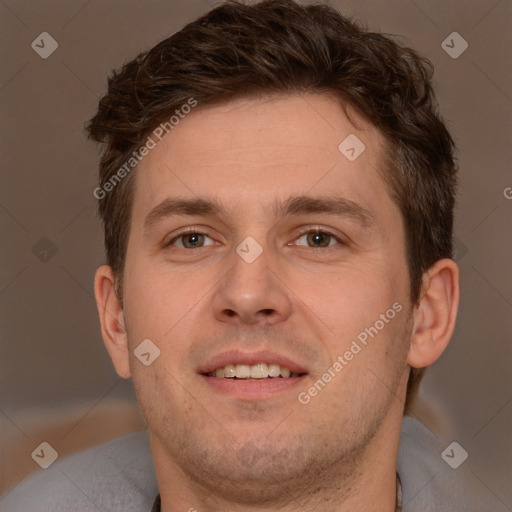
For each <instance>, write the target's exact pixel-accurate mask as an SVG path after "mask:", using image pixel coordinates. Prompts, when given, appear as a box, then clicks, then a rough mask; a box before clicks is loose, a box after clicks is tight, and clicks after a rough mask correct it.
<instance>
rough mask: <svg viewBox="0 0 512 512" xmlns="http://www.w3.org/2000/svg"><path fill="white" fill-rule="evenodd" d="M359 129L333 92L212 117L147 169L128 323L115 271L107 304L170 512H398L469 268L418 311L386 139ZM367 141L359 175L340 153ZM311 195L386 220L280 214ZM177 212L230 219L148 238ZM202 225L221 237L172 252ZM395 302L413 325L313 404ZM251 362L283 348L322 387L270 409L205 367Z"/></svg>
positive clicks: (103, 270)
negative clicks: (417, 395) (425, 374)
mask: <svg viewBox="0 0 512 512" xmlns="http://www.w3.org/2000/svg"><path fill="white" fill-rule="evenodd" d="M350 119H352V121H354V122H355V125H354V124H352V122H351V121H350V120H349V119H348V118H347V116H346V115H345V113H344V110H343V109H342V108H341V106H340V104H339V103H338V102H337V100H335V99H333V98H332V97H330V96H328V95H323V94H308V95H287V96H274V97H266V98H259V99H255V98H253V99H243V100H240V99H239V100H236V101H231V102H229V103H225V104H222V105H219V106H214V107H208V108H203V109H200V108H199V107H197V108H196V109H195V110H194V111H193V112H192V113H191V114H189V115H188V116H187V117H186V118H185V119H183V120H182V121H181V122H180V124H179V125H178V126H177V127H175V128H174V130H173V131H172V132H170V133H169V134H168V135H166V136H165V137H164V138H163V140H162V141H161V142H160V143H159V144H158V145H157V147H156V148H155V149H153V150H152V151H151V152H150V153H149V155H148V156H146V157H145V158H144V160H143V161H142V162H141V163H140V164H139V167H138V169H137V171H136V172H137V174H136V189H135V199H134V205H133V211H132V223H131V231H130V236H129V243H128V250H127V259H126V267H125V272H124V297H123V299H124V310H123V309H122V307H121V303H120V301H119V299H118V297H116V295H115V291H114V277H113V275H112V270H111V268H110V267H108V266H102V267H100V268H99V269H98V271H97V274H96V279H95V293H96V298H97V302H98V310H99V313H100V320H101V325H102V334H103V338H104V340H105V344H106V346H107V349H108V351H109V353H110V356H111V358H112V361H113V363H114V365H115V368H116V370H117V372H118V373H119V375H121V376H123V377H125V378H128V377H132V378H133V381H134V385H135V389H136V392H137V397H138V401H139V404H140V407H141V409H142V411H143V413H144V415H145V417H146V420H147V423H148V428H149V432H150V439H151V446H152V452H153V457H154V461H155V468H156V473H157V478H158V482H159V488H160V492H161V497H162V510H164V511H165V512H170V511H181V510H189V509H190V508H195V509H197V510H200V511H217V510H219V511H220V510H229V511H237V512H238V511H240V512H242V511H256V510H258V511H267V510H272V511H276V510H278V511H291V510H294V511H295V510H305V511H313V510H322V511H340V512H341V511H349V510H365V511H379V512H387V511H390V512H391V511H394V509H395V508H394V507H395V499H396V490H395V489H396V488H395V485H396V481H395V468H396V457H397V450H398V443H399V435H400V427H401V422H402V417H403V405H404V400H405V391H406V384H407V378H408V375H409V370H410V367H411V366H414V367H425V366H428V365H429V364H431V363H433V362H434V361H435V360H436V359H437V358H438V357H439V356H440V355H441V353H442V352H443V350H444V349H445V347H446V345H447V343H448V341H449V339H450V337H451V335H452V332H453V328H454V324H455V317H456V311H457V307H458V300H459V288H458V270H457V266H456V264H455V263H454V262H453V261H452V260H450V259H443V260H440V261H438V262H437V263H436V264H435V265H434V266H433V267H431V268H430V269H429V271H428V272H426V273H425V276H424V282H423V288H422V293H421V297H420V300H419V302H418V304H416V305H413V304H411V303H410V300H409V286H410V282H409V274H408V268H407V264H406V257H405V233H404V228H403V222H402V218H401V215H400V211H399V209H398V207H397V205H396V204H395V203H394V202H393V201H392V200H391V198H390V194H389V193H388V191H387V189H386V188H385V185H384V182H383V180H382V177H381V176H380V174H379V172H380V171H382V165H383V164H382V162H383V156H382V155H383V146H384V140H383V137H382V136H381V134H380V133H379V132H378V131H377V129H376V128H374V127H373V126H371V125H369V124H368V123H366V122H365V121H364V120H362V119H359V118H358V117H357V116H356V115H355V114H354V113H352V114H351V115H350ZM349 134H356V135H357V137H358V138H359V139H360V140H361V141H363V142H364V144H365V146H366V149H365V150H364V152H363V153H362V154H361V155H360V156H359V157H358V158H357V159H356V160H355V161H349V160H348V159H347V158H345V156H344V155H343V154H341V152H340V151H339V150H338V145H339V144H340V142H341V141H343V140H344V139H345V138H346V137H347V135H349ZM293 195H307V196H315V197H332V196H339V197H344V198H347V199H349V200H351V201H353V202H354V203H357V205H359V206H360V207H362V208H364V209H365V210H367V211H368V212H369V214H370V215H371V216H372V219H373V220H372V223H371V225H370V226H366V227H365V226H364V225H363V224H362V223H360V222H358V221H357V220H356V219H355V218H353V217H350V216H346V215H330V214H326V213H323V212H319V213H302V214H300V215H285V216H276V215H275V212H274V211H273V209H272V206H273V205H274V203H275V202H276V201H284V200H285V199H286V198H287V197H289V196H293ZM169 197H172V198H181V199H194V198H195V199H197V198H198V197H200V198H215V199H216V200H217V201H218V203H220V205H222V207H223V208H224V211H223V213H221V214H219V215H193V216H188V215H174V216H169V217H166V218H165V219H161V220H160V221H159V222H157V223H155V224H154V225H153V226H152V227H151V228H150V229H149V230H147V231H145V230H144V221H145V218H146V216H147V215H148V213H149V212H150V211H151V210H152V209H153V208H154V207H155V206H156V205H158V204H159V203H160V202H162V201H164V200H165V199H166V198H169ZM186 227H192V228H193V230H194V232H196V233H204V234H205V235H207V237H204V238H200V240H201V242H200V243H199V247H195V246H193V247H192V248H184V246H183V245H181V244H183V243H184V242H185V243H186V242H187V241H189V242H190V239H188V238H187V237H182V238H178V239H177V240H176V241H175V242H173V244H171V245H168V246H167V247H164V245H165V242H169V241H170V240H172V239H175V237H177V236H178V235H179V234H182V232H181V231H180V230H182V228H186ZM315 228H316V229H317V230H321V231H322V230H323V231H325V232H327V233H331V234H333V235H334V237H331V238H329V237H326V238H321V237H320V240H322V241H323V243H324V244H325V243H326V241H327V243H326V246H324V247H314V245H318V243H320V245H322V242H318V240H319V239H314V238H313V241H312V240H311V236H310V237H309V238H308V236H307V234H306V233H307V232H308V230H309V231H311V230H313V231H314V229H315ZM248 236H251V237H253V238H254V239H255V240H256V241H257V243H258V244H259V246H260V247H261V249H262V253H261V255H260V256H259V257H258V258H257V259H256V260H255V261H254V262H252V263H247V262H246V261H245V260H244V259H242V258H241V257H240V256H239V254H237V252H236V248H237V246H238V245H239V244H240V243H241V242H242V241H243V240H244V239H245V238H246V237H248ZM337 239H339V240H341V242H343V243H340V242H338V241H337ZM194 240H196V241H197V239H194ZM315 240H316V241H315ZM203 242H204V245H203V246H201V243H203ZM311 245H313V247H311ZM395 303H399V304H400V305H401V306H402V310H401V311H400V312H399V313H397V314H396V316H395V317H394V318H393V319H392V320H390V321H389V322H388V323H386V324H385V326H384V328H383V329H381V330H380V331H379V333H378V335H376V336H375V337H374V338H373V339H369V342H368V344H367V346H365V347H364V349H363V350H361V351H360V352H359V353H358V354H357V355H356V356H354V358H353V359H352V360H351V361H349V362H348V364H347V365H346V366H344V367H343V370H342V371H340V372H339V373H337V374H336V376H335V377H334V378H332V379H331V381H330V382H329V383H328V385H326V386H325V387H324V388H323V389H322V390H321V391H320V392H318V393H317V394H316V396H314V397H313V398H311V401H310V402H309V403H308V404H302V403H300V402H299V401H298V399H297V394H298V392H301V391H307V390H308V389H309V388H310V387H311V386H312V385H313V384H314V383H315V382H316V381H318V379H319V378H321V376H322V375H323V374H324V373H325V372H326V370H327V369H328V368H329V367H331V366H332V365H333V363H334V362H335V361H336V360H337V357H338V356H339V355H343V354H344V353H345V352H346V351H347V350H349V348H350V346H351V343H352V341H353V340H355V339H356V338H357V335H358V334H359V333H360V332H361V331H364V329H365V328H368V327H370V326H373V325H374V324H375V322H376V321H377V320H379V318H380V315H381V314H385V313H386V311H387V310H389V309H390V308H391V307H392V305H393V304H395ZM148 338H149V339H151V340H152V342H153V343H154V344H155V345H157V346H158V348H159V349H160V351H161V353H160V356H159V357H158V358H157V359H156V360H155V361H154V362H153V363H152V364H151V365H149V366H145V365H143V364H141V362H140V361H139V360H138V359H137V358H136V357H135V356H134V353H133V352H134V350H135V348H136V347H137V346H138V345H139V344H140V343H141V341H142V340H144V339H148ZM233 348H240V349H243V350H245V349H247V350H256V349H272V350H275V351H277V352H279V353H283V354H286V355H287V356H288V357H290V358H292V359H293V360H294V361H296V362H297V363H299V364H301V365H302V366H303V367H305V368H306V369H307V372H308V375H307V376H306V377H305V378H303V381H302V383H301V385H300V386H299V387H298V388H294V389H293V390H286V391H282V392H280V393H277V394H275V395H273V396H272V397H267V398H265V399H259V398H257V397H256V398H254V399H243V400H242V399H238V398H235V397H232V396H227V395H225V394H222V393H219V392H217V391H214V390H213V389H212V388H211V387H210V386H208V385H205V383H204V380H205V379H204V377H201V376H200V375H198V373H197V369H198V367H199V366H200V365H201V364H203V363H204V362H205V361H207V360H208V358H210V357H211V356H213V355H216V354H218V353H220V352H222V351H224V350H227V349H233Z"/></svg>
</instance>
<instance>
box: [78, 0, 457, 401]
mask: <svg viewBox="0 0 512 512" xmlns="http://www.w3.org/2000/svg"><path fill="white" fill-rule="evenodd" d="M432 75H433V70H432V65H431V64H430V62H429V61H428V60H427V59H425V58H423V57H421V56H419V55H418V53H416V52H415V51H414V50H411V49H410V48H407V47H405V46H403V45H401V44H399V43H398V42H396V41H395V40H394V39H393V38H391V37H390V36H385V35H382V34H380V33H374V32H369V31H366V30H365V29H364V28H362V27H361V25H360V24H359V23H357V22H355V21H353V20H350V19H347V18H346V17H344V16H342V15H341V14H340V13H338V12H337V11H336V10H335V9H333V8H332V7H329V6H327V5H310V6H301V5H299V4H297V3H295V2H294V1H293V0H265V1H263V2H260V3H258V4H254V5H244V4H242V3H239V2H235V1H228V2H226V3H224V4H222V5H220V6H219V7H217V8H215V9H213V10H212V11H210V12H208V13H207V14H205V15H204V16H202V17H200V18H199V19H197V20H196V21H194V22H192V23H190V24H188V25H187V26H186V27H184V28H183V29H182V30H181V31H179V32H177V33H175V34H174V35H172V36H171V37H169V38H167V39H165V40H164V41H162V42H160V43H159V44H157V45H156V46H155V47H154V48H152V49H151V50H149V51H148V52H145V53H142V54H140V55H139V56H137V57H136V58H135V59H133V60H132V61H130V62H128V63H127V64H125V65H124V67H123V68H122V69H121V70H120V71H115V72H113V74H112V76H111V77H110V78H109V81H108V91H107V93H106V94H105V95H104V96H103V98H102V99H101V101H100V103H99V108H98V113H97V114H96V115H95V116H94V117H93V118H92V119H91V121H90V122H89V124H88V126H87V130H88V134H89V137H90V138H91V139H93V140H95V141H97V142H101V143H103V144H104V149H103V154H102V158H101V162H100V172H99V182H100V183H99V186H100V187H103V186H104V185H105V184H106V183H107V182H108V181H109V180H111V179H112V178H113V177H114V175H115V174H116V172H118V170H119V169H120V168H121V167H122V166H123V164H124V163H125V162H126V161H127V160H129V159H130V157H131V156H132V154H133V152H134V151H137V150H138V149H139V148H140V147H141V146H142V145H143V143H144V142H145V140H146V138H147V137H148V135H149V134H150V133H151V132H152V130H154V129H155V127H157V126H158V125H160V123H162V122H163V121H164V120H166V119H169V116H171V115H172V114H173V113H174V112H175V111H176V110H177V109H179V108H180V107H181V106H182V105H184V104H186V103H187V102H188V101H189V100H190V98H194V99H195V101H197V102H198V104H199V106H200V107H204V106H211V105H214V104H219V103H222V102H225V101H228V100H231V99H234V98H237V97H253V96H259V95H264V94H273V93H299V94H300V93H306V92H315V93H322V92H325V93H329V94H334V95H335V97H337V98H338V99H339V100H340V102H341V104H342V105H349V106H350V107H352V108H353V109H354V110H355V111H356V112H357V113H358V114H359V115H361V116H362V117H363V118H364V119H366V120H368V121H369V122H371V123H372V124H373V125H374V126H376V127H377V128H378V129H379V131H380V132H381V133H382V135H383V136H384V137H385V139H386V141H387V148H386V149H387V154H386V162H384V164H385V165H384V171H383V178H384V180H385V181H386V183H387V185H388V188H389V192H390V194H391V196H392V198H393V200H394V201H395V202H396V204H397V205H398V206H399V208H400V210H401V213H402V216H403V221H404V226H405V233H406V251H407V254H406V257H407V262H408V267H409V274H410V297H411V301H412V302H413V303H417V301H418V299H419V296H420V291H421V285H422V277H423V273H424V272H425V271H426V270H427V269H428V268H429V267H431V266H432V265H433V264H434V263H435V262H436V261H437V260H439V259H442V258H447V257H448V258H449V257H451V256H452V230H453V209H454V203H455V185H456V179H455V175H456V167H455V163H454V156H453V153H454V143H453V140H452V138H451V136H450V134H449V132H448V130H447V129H446V127H445V125H444V123H443V121H442V119H441V118H440V116H439V114H438V112H437V103H436V100H435V96H434V93H433V89H432V85H431V78H432ZM133 183H134V175H133V174H130V175H129V176H127V177H126V178H125V179H123V180H122V181H120V182H119V184H118V185H117V186H116V187H115V188H114V189H113V190H112V191H111V192H110V193H109V194H107V195H106V196H105V197H104V198H102V199H100V201H99V213H100V215H101V218H102V221H103V223H104V229H105V248H106V254H107V263H108V264H109V265H110V266H111V267H112V268H113V272H114V275H115V277H116V291H117V293H118V296H119V298H120V300H122V295H123V291H122V278H123V269H124V263H125V258H126V249H127V244H128V235H129V230H130V217H131V209H132V202H133V190H134V186H133ZM421 375H422V370H416V369H413V370H412V373H411V376H410V378H409V384H408V401H410V399H411V397H412V394H413V391H414V390H415V388H416V387H417V385H418V383H419V380H420V378H421Z"/></svg>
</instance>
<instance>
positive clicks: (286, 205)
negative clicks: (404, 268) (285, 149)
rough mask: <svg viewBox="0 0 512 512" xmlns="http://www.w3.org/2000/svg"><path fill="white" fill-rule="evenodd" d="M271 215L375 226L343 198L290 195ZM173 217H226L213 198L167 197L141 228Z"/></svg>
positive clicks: (367, 213)
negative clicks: (317, 217) (340, 219)
mask: <svg viewBox="0 0 512 512" xmlns="http://www.w3.org/2000/svg"><path fill="white" fill-rule="evenodd" d="M272 212H273V214H274V216H275V217H276V218H280V217H286V216H288V215H304V214H312V213H323V214H327V215H332V216H336V217H347V218H349V219H352V220H354V221H355V222H357V223H359V224H360V225H361V226H362V227H364V228H371V227H372V226H373V225H374V224H375V216H374V215H373V214H372V213H371V212H370V211H369V210H367V209H365V208H363V207H362V206H361V205H359V204H357V203H355V202H354V201H351V200H350V199H347V198H345V197H332V196H325V197H324V196H318V197H312V196H305V195H300V196H290V197H288V198H286V199H284V200H278V201H276V202H275V203H274V204H273V206H272ZM175 215H189V216H217V217H220V216H222V215H226V210H225V208H224V207H223V206H222V205H221V203H219V202H218V201H217V200H216V199H214V198H194V199H178V198H167V199H165V200H163V201H162V202H161V203H159V204H158V205H157V206H155V207H154V208H153V209H152V210H151V211H150V212H149V213H148V215H147V216H146V219H145V220H144V226H143V232H144V234H147V233H148V232H149V231H150V230H151V228H153V227H154V226H155V225H156V224H157V223H158V222H160V221H162V220H164V219H166V218H169V217H172V216H175Z"/></svg>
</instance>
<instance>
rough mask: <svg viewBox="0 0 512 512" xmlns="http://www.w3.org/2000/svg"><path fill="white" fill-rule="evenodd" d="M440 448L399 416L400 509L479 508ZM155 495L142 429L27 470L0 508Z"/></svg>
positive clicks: (75, 509)
mask: <svg viewBox="0 0 512 512" xmlns="http://www.w3.org/2000/svg"><path fill="white" fill-rule="evenodd" d="M445 444H446V445H448V443H445ZM445 448H446V446H444V445H443V444H442V443H441V442H440V441H439V440H438V439H437V438H436V437H435V436H434V435H433V434H432V432H430V431H429V430H428V429H427V428H425V426H423V425H422V424H421V423H419V422H417V421H416V420H414V419H412V418H408V417H406V418H404V421H403V424H402V432H401V438H400V449H399V453H398V460H397V472H398V474H399V475H400V480H401V483H402V493H403V512H462V511H464V512H472V511H474V512H476V511H479V512H480V510H482V509H481V508H480V505H479V504H478V500H477V499H475V497H473V496H470V492H469V489H468V488H467V486H466V483H465V482H466V480H465V474H466V473H465V470H464V465H461V466H460V467H459V468H457V469H452V468H451V467H450V466H449V465H448V464H447V463H446V462H445V461H444V460H443V459H442V457H441V453H442V452H443V450H444V449H445ZM157 495H158V485H157V481H156V476H155V471H154V467H153V460H152V457H151V450H150V445H149V437H148V433H147V431H142V432H135V433H133V434H128V435H126V436H123V437H120V438H118V439H114V440H113V441H109V442H107V443H103V444H101V445H99V446H95V447H93V448H89V449H87V450H84V451H82V452H79V453H76V454H73V455H70V456H68V457H64V458H62V459H61V460H57V461H56V462H55V463H54V464H52V465H51V466H50V467H49V468H48V469H45V470H40V471H37V472H36V473H33V474H32V475H30V476H28V477H27V478H25V479H24V480H22V481H21V482H20V483H18V484H17V485H16V486H15V487H14V488H13V489H11V490H10V491H8V492H7V493H6V494H5V495H4V496H3V497H2V498H0V511H2V512H61V511H62V512H64V511H65V512H89V511H90V512H98V511H103V512H150V511H151V508H152V506H153V503H154V501H155V497H156V496H157Z"/></svg>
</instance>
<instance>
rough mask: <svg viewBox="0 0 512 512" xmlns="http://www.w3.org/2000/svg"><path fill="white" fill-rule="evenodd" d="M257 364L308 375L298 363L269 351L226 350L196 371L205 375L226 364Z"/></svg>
mask: <svg viewBox="0 0 512 512" xmlns="http://www.w3.org/2000/svg"><path fill="white" fill-rule="evenodd" d="M258 363H268V364H278V365H279V366H282V367H285V368H288V369H289V370H290V371H291V372H292V373H308V372H307V370H305V369H304V367H303V366H301V365H300V364H299V363H296V362H295V361H293V360H292V359H290V358H289V357H286V356H284V355H282V354H278V353H276V352H272V351H269V350H260V351H257V352H255V351H243V350H239V349H238V350H228V351H226V352H222V353H220V354H217V355H216V356H213V357H212V358H211V359H209V360H208V361H207V362H205V363H204V364H203V365H201V366H200V367H199V369H198V373H201V374H206V373H210V372H213V371H215V370H216V369H217V368H224V367H225V366H227V365H228V364H246V365H254V364H258Z"/></svg>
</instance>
